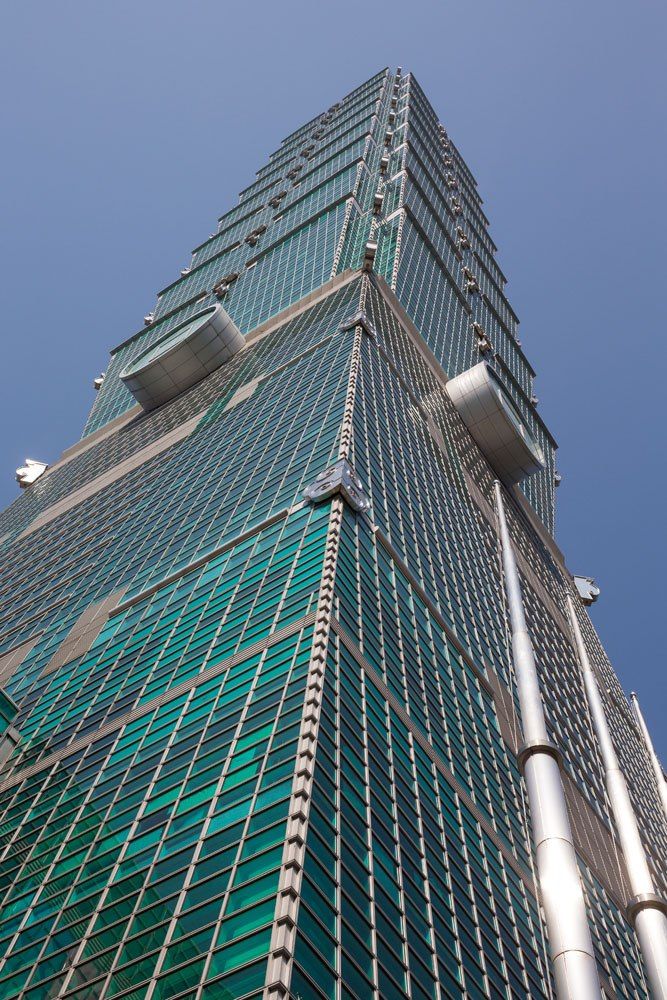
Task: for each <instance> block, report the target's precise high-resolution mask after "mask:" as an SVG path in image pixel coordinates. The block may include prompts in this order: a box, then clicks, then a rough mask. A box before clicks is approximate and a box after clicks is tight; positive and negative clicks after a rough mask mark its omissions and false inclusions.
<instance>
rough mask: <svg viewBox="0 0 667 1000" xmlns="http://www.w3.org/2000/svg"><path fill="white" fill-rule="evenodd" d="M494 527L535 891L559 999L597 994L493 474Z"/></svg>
mask: <svg viewBox="0 0 667 1000" xmlns="http://www.w3.org/2000/svg"><path fill="white" fill-rule="evenodd" d="M495 494H496V509H497V514H498V533H499V537H500V546H501V551H502V561H503V570H504V573H505V591H506V594H507V604H508V610H509V617H510V626H511V631H512V659H513V661H514V674H515V678H516V687H517V694H518V697H519V705H520V708H521V725H522V729H523V739H524V743H523V745H522V747H521V748H520V750H519V755H518V756H519V766H520V767H521V770H522V772H523V776H524V780H525V782H526V788H527V792H528V802H529V804H530V815H531V825H532V833H533V841H534V844H535V857H536V866H537V874H538V879H539V884H540V894H541V897H542V905H543V907H544V913H545V917H546V924H547V934H548V937H549V949H550V951H551V959H552V963H553V972H554V982H555V987H556V995H557V997H558V1000H593V998H596V1000H599V998H600V997H601V995H602V994H601V991H600V981H599V978H598V973H597V967H596V964H595V955H594V952H593V942H592V940H591V934H590V929H589V927H588V918H587V915H586V904H585V901H584V893H583V889H582V886H581V880H580V877H579V868H578V866H577V858H576V854H575V851H574V844H573V842H572V831H571V829H570V821H569V818H568V813H567V804H566V801H565V792H564V790H563V784H562V781H561V775H560V767H559V756H560V754H559V751H558V749H557V747H556V746H555V745H554V744H553V743H552V742H551V740H550V739H549V736H548V733H547V727H546V721H545V718H544V708H543V705H542V698H541V695H540V683H539V678H538V675H537V669H536V666H535V657H534V654H533V646H532V643H531V640H530V636H529V634H528V629H527V627H526V619H525V615H524V610H523V598H522V595H521V584H520V582H519V573H518V570H517V567H516V561H515V558H514V551H513V548H512V541H511V538H510V534H509V530H508V527H507V521H506V519H505V508H504V506H503V499H502V493H501V486H500V483H499V482H496V483H495Z"/></svg>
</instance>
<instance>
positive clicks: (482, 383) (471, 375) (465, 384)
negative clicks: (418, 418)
mask: <svg viewBox="0 0 667 1000" xmlns="http://www.w3.org/2000/svg"><path fill="white" fill-rule="evenodd" d="M447 392H448V393H449V396H450V398H451V400H452V402H453V403H454V406H455V407H456V409H457V410H458V412H459V414H460V416H461V418H462V419H463V422H464V424H465V425H466V427H467V428H468V430H469V431H470V433H471V434H472V436H473V438H474V439H475V441H476V442H477V444H478V445H479V447H480V449H481V450H482V451H483V452H484V455H485V456H486V458H487V459H488V461H489V464H490V465H491V466H492V468H493V469H494V471H495V472H496V473H497V475H498V476H499V478H500V479H502V480H503V481H504V482H505V483H519V482H521V480H522V479H526V478H527V477H528V476H531V475H532V474H533V473H534V472H538V471H539V470H540V469H543V468H544V466H545V459H544V454H543V452H542V449H541V448H540V446H539V444H538V443H537V441H536V440H535V438H534V437H533V436H532V434H531V433H530V431H529V430H528V428H527V427H526V425H525V423H524V422H523V418H522V417H521V414H520V413H519V411H518V410H517V408H516V406H515V405H514V403H513V402H512V400H511V399H510V398H509V396H508V395H507V393H506V392H505V389H504V388H503V386H502V383H501V382H500V379H499V378H498V376H497V375H496V373H495V372H494V370H493V369H492V368H491V367H490V365H488V364H487V363H486V362H485V361H482V362H480V364H478V365H475V366H474V367H473V368H469V369H468V370H467V371H465V372H462V373H461V374H460V375H457V376H456V378H453V379H450V381H449V382H448V383H447Z"/></svg>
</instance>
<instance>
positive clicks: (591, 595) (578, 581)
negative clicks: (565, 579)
mask: <svg viewBox="0 0 667 1000" xmlns="http://www.w3.org/2000/svg"><path fill="white" fill-rule="evenodd" d="M572 579H573V580H574V585H575V587H576V588H577V593H578V594H579V597H580V598H581V602H582V604H585V605H586V606H587V607H590V605H591V604H595V602H596V601H597V599H598V597H599V596H600V588H599V587H598V585H597V584H596V582H595V580H594V579H593V577H592V576H574V577H572Z"/></svg>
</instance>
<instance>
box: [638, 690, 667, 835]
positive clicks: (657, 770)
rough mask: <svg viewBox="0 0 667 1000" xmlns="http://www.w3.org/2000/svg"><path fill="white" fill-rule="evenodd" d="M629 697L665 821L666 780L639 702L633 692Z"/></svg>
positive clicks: (666, 817) (666, 810) (666, 803)
mask: <svg viewBox="0 0 667 1000" xmlns="http://www.w3.org/2000/svg"><path fill="white" fill-rule="evenodd" d="M630 697H631V699H632V709H633V711H634V713H635V719H636V720H637V725H638V726H639V729H640V732H641V734H642V736H643V737H644V743H645V744H646V749H647V750H648V755H649V757H650V758H651V764H652V765H653V772H654V774H655V783H656V785H657V786H658V795H659V796H660V801H661V802H662V808H663V812H664V813H665V819H666V820H667V780H665V775H664V772H663V770H662V764H661V763H660V761H659V760H658V755H657V753H656V752H655V750H654V748H653V740H652V739H651V734H650V733H649V731H648V726H647V725H646V723H645V722H644V716H643V715H642V710H641V708H640V707H639V700H638V698H637V695H636V694H635V692H634V691H632V692H631V694H630Z"/></svg>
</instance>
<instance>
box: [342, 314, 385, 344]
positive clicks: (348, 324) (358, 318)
mask: <svg viewBox="0 0 667 1000" xmlns="http://www.w3.org/2000/svg"><path fill="white" fill-rule="evenodd" d="M357 326H360V327H361V329H362V330H363V331H364V333H367V334H368V336H369V337H372V338H373V339H374V340H375V339H377V331H376V329H375V327H374V326H373V324H372V323H371V321H370V320H369V318H368V316H367V315H366V313H365V312H364V310H363V309H359V311H358V312H356V313H355V314H354V316H350V318H349V319H345V320H343V322H342V323H341V325H340V328H341V330H342V331H343V332H344V333H345V332H346V331H347V330H354V329H355V327H357Z"/></svg>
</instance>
